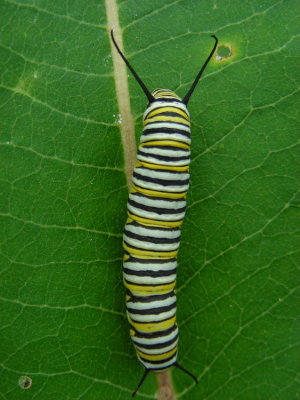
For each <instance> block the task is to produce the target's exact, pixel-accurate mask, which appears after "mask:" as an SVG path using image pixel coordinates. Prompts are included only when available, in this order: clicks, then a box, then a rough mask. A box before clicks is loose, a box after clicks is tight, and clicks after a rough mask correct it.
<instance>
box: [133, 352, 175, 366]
mask: <svg viewBox="0 0 300 400" xmlns="http://www.w3.org/2000/svg"><path fill="white" fill-rule="evenodd" d="M137 357H138V359H139V360H140V362H141V363H142V364H143V366H144V367H145V368H147V369H153V368H155V369H163V368H168V367H170V366H171V365H173V364H174V363H175V362H176V360H177V354H175V356H174V357H173V358H171V360H170V361H167V362H164V363H160V364H150V363H148V362H145V361H143V360H141V358H140V357H139V355H138V354H137Z"/></svg>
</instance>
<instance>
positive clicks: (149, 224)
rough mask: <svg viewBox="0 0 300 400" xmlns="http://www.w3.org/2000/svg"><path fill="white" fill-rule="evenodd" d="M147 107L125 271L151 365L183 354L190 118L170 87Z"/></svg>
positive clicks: (134, 322) (138, 342)
mask: <svg viewBox="0 0 300 400" xmlns="http://www.w3.org/2000/svg"><path fill="white" fill-rule="evenodd" d="M152 95H153V97H154V99H155V101H153V102H151V103H150V104H149V105H148V107H147V109H146V111H145V113H144V122H143V125H144V129H143V134H142V136H141V142H140V145H139V149H138V154H137V163H136V165H135V168H134V172H133V177H132V183H133V186H132V189H131V192H130V195H129V200H128V205H127V207H128V219H127V222H126V225H125V230H124V238H123V246H124V249H125V255H124V264H123V276H124V284H125V286H126V288H127V295H126V308H127V316H128V320H129V323H130V326H131V329H130V335H131V339H132V341H133V344H134V346H135V349H136V353H137V356H138V359H139V360H140V362H141V363H142V364H143V366H144V367H145V368H146V369H147V370H152V371H163V370H165V369H167V368H169V367H170V366H172V365H174V364H175V363H176V360H177V343H178V327H177V324H176V295H175V292H174V287H175V284H176V269H177V260H176V257H177V253H178V249H179V243H180V226H181V224H182V221H183V218H184V215H185V210H186V193H187V190H188V188H189V163H190V142H191V140H190V119H189V113H188V111H187V108H186V105H185V104H184V103H183V102H182V100H181V99H180V98H179V97H178V96H177V95H176V94H175V93H174V92H172V91H170V90H167V89H157V90H155V91H154V92H153V93H152Z"/></svg>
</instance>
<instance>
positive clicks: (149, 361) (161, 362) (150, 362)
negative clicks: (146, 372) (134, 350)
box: [139, 352, 177, 369]
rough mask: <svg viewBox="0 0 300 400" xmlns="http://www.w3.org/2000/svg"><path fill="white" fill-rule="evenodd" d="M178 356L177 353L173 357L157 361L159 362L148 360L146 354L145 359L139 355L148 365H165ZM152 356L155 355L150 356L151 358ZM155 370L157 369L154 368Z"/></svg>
mask: <svg viewBox="0 0 300 400" xmlns="http://www.w3.org/2000/svg"><path fill="white" fill-rule="evenodd" d="M176 354H177V352H175V353H174V354H173V355H172V356H171V357H168V358H163V359H162V360H157V361H154V360H148V359H147V358H146V357H147V354H145V357H141V356H140V355H139V357H140V359H141V360H143V361H145V362H147V363H149V364H154V365H155V364H163V363H165V362H167V361H170V360H172V358H173V357H175V356H176ZM150 355H153V354H149V356H150ZM154 369H155V368H154Z"/></svg>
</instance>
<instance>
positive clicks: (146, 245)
mask: <svg viewBox="0 0 300 400" xmlns="http://www.w3.org/2000/svg"><path fill="white" fill-rule="evenodd" d="M124 241H125V242H126V243H127V245H128V246H133V247H137V248H138V249H141V250H150V251H153V252H158V251H175V250H177V249H178V247H179V240H178V242H175V243H152V242H147V241H146V240H138V239H134V238H130V237H128V236H127V235H126V234H124ZM132 251H133V252H134V250H132Z"/></svg>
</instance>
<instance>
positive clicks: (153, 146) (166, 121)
mask: <svg viewBox="0 0 300 400" xmlns="http://www.w3.org/2000/svg"><path fill="white" fill-rule="evenodd" d="M211 37H213V38H214V39H215V44H214V47H213V49H212V51H211V52H210V54H209V56H208V58H207V60H206V61H205V63H204V64H203V66H202V67H201V69H200V71H199V73H198V74H197V76H196V78H195V80H194V82H193V84H192V86H191V88H190V89H189V90H188V92H187V94H186V95H185V96H184V98H183V99H181V98H180V97H179V96H177V95H176V93H174V92H173V91H172V90H169V89H155V90H154V91H153V92H152V93H151V92H150V91H149V90H148V89H147V87H146V86H145V84H144V83H143V82H142V80H141V79H140V77H139V76H138V74H137V73H136V71H135V70H134V69H133V67H132V66H131V64H130V63H129V61H128V60H127V59H126V57H125V56H124V54H123V53H122V52H121V50H120V48H119V46H118V45H117V43H116V41H115V38H114V35H113V30H112V31H111V38H112V41H113V44H114V45H115V47H116V49H117V51H118V53H119V54H120V56H121V57H122V59H123V60H124V62H125V63H126V65H127V67H128V68H129V70H130V71H131V72H132V74H133V76H134V77H135V79H136V81H137V82H138V83H139V85H140V86H141V88H142V90H143V91H144V93H145V95H146V96H147V98H148V100H149V104H148V106H147V108H146V110H145V112H144V117H143V126H144V128H143V134H142V136H141V139H140V145H139V148H138V153H137V163H136V165H135V168H134V172H133V176H132V183H133V185H132V188H131V191H130V194H129V200H128V203H127V209H128V219H127V221H126V225H125V229H124V236H123V247H124V250H125V255H124V263H123V277H124V285H125V287H126V290H127V292H126V309H127V318H128V321H129V324H130V326H131V329H130V336H131V339H132V341H133V344H134V347H135V349H136V353H137V357H138V359H139V361H140V362H141V363H142V365H143V366H144V367H145V372H144V374H143V376H142V379H141V380H140V382H139V384H138V385H137V387H136V389H135V390H134V392H133V393H132V396H134V395H135V394H136V392H137V391H138V389H139V388H140V386H141V385H142V383H143V382H144V380H145V378H146V376H147V374H148V373H149V372H150V371H153V372H163V371H165V370H167V369H168V368H169V367H171V366H176V367H177V368H179V369H181V370H182V371H184V372H185V373H187V374H188V375H190V376H191V377H192V378H193V379H194V380H195V382H196V383H198V380H197V378H196V377H195V376H194V375H193V374H192V373H191V372H189V371H188V370H186V369H185V368H183V367H182V366H181V365H180V364H179V363H178V362H177V344H178V327H177V324H176V294H175V292H174V288H175V284H176V269H177V261H176V256H177V252H178V248H179V242H180V226H181V224H182V222H183V218H184V215H185V209H186V194H187V191H188V188H189V163H190V143H191V139H190V126H191V124H190V117H189V112H188V110H187V107H186V106H187V103H188V101H189V99H190V97H191V95H192V93H193V91H194V89H195V87H196V85H197V83H198V82H199V80H200V78H201V75H202V73H203V71H204V70H205V68H206V66H207V64H208V62H209V61H210V59H211V58H212V56H213V54H214V52H215V50H216V47H217V45H218V39H217V37H216V36H215V35H211Z"/></svg>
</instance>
